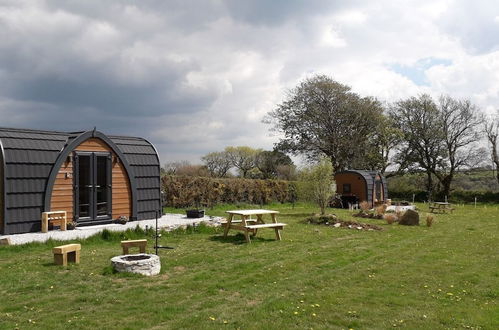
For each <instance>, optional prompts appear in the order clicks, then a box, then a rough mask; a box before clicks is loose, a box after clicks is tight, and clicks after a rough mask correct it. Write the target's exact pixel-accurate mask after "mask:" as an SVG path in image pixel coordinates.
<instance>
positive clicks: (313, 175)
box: [299, 157, 335, 215]
mask: <svg viewBox="0 0 499 330" xmlns="http://www.w3.org/2000/svg"><path fill="white" fill-rule="evenodd" d="M299 186H300V192H301V195H302V197H303V198H305V199H307V200H311V201H313V202H315V203H317V205H318V206H319V207H320V209H321V215H324V214H325V213H326V207H327V206H328V204H329V201H330V200H331V197H333V195H334V193H335V191H334V170H333V165H332V163H331V161H330V160H329V159H328V158H325V157H322V158H321V159H320V161H319V162H318V163H317V164H315V165H313V166H311V167H308V168H305V169H303V170H302V172H301V175H300V185H299Z"/></svg>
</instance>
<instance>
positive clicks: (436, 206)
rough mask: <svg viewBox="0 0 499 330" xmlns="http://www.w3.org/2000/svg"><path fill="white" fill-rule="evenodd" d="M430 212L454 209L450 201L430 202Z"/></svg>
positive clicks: (444, 211)
mask: <svg viewBox="0 0 499 330" xmlns="http://www.w3.org/2000/svg"><path fill="white" fill-rule="evenodd" d="M429 207H430V212H431V213H447V211H449V212H451V213H452V211H454V208H453V207H452V204H451V203H447V202H430V205H429Z"/></svg>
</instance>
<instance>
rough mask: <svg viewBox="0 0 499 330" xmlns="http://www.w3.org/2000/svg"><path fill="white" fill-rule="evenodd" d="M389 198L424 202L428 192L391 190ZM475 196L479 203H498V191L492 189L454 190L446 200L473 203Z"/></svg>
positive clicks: (437, 197) (442, 197)
mask: <svg viewBox="0 0 499 330" xmlns="http://www.w3.org/2000/svg"><path fill="white" fill-rule="evenodd" d="M388 195H389V196H390V198H391V199H399V200H400V199H403V200H407V201H412V199H413V197H414V201H416V202H424V201H427V200H428V193H427V192H426V191H421V190H414V191H392V190H390V191H389V192H388ZM475 197H476V200H477V202H479V203H499V192H493V191H471V190H469V191H468V190H456V191H453V192H451V194H450V196H448V198H447V199H448V200H449V201H451V202H456V203H457V202H460V203H473V202H475ZM433 199H434V200H439V201H443V200H444V199H445V196H443V195H442V194H436V195H435V197H434V198H433Z"/></svg>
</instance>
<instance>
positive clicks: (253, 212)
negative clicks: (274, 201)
mask: <svg viewBox="0 0 499 330" xmlns="http://www.w3.org/2000/svg"><path fill="white" fill-rule="evenodd" d="M226 213H229V214H236V215H259V214H277V213H279V211H272V210H234V211H226Z"/></svg>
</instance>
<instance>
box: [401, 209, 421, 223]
mask: <svg viewBox="0 0 499 330" xmlns="http://www.w3.org/2000/svg"><path fill="white" fill-rule="evenodd" d="M399 224H400V225H405V226H419V213H418V212H416V211H414V210H407V211H405V213H404V214H403V215H402V217H401V218H400V220H399Z"/></svg>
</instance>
